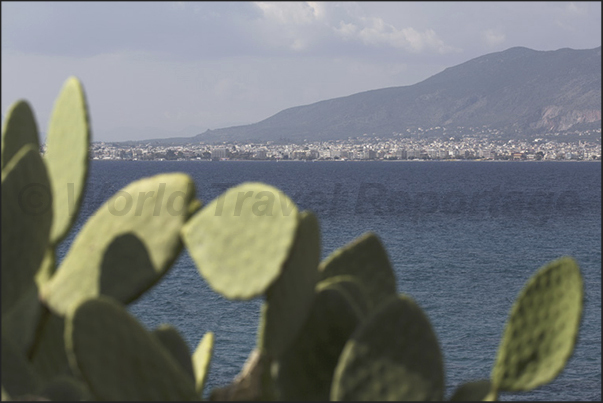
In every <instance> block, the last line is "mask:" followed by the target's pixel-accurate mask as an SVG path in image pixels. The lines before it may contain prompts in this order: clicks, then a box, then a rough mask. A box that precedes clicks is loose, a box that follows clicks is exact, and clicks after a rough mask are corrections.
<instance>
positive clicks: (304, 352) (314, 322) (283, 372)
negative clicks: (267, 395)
mask: <svg viewBox="0 0 603 403" xmlns="http://www.w3.org/2000/svg"><path fill="white" fill-rule="evenodd" d="M327 281H328V282H329V283H330V284H323V283H321V284H320V287H319V286H317V287H316V288H317V293H316V295H315V297H314V300H313V303H312V306H311V308H310V312H309V314H308V317H307V319H306V321H305V322H304V325H303V327H302V328H301V329H300V331H299V332H298V334H297V338H296V339H295V341H294V342H293V343H292V345H291V346H290V347H289V348H288V349H287V351H285V353H284V354H283V355H282V356H281V358H280V359H279V360H278V362H277V363H276V376H275V378H276V380H275V383H276V387H277V390H278V398H279V400H305V401H315V400H329V393H330V390H331V383H332V380H333V373H334V372H335V367H336V366H337V362H338V360H339V356H340V354H341V351H342V350H343V347H344V346H345V343H346V342H347V341H348V339H349V337H350V335H351V334H352V332H354V329H356V326H357V325H358V324H359V323H360V320H361V316H360V314H359V312H358V310H357V309H356V308H354V307H353V306H352V305H351V304H350V302H351V301H350V300H349V299H348V296H347V295H344V292H345V286H344V287H339V286H338V285H340V284H338V283H349V280H341V281H339V282H337V281H335V282H333V281H331V279H329V280H327ZM352 284H353V283H352ZM348 286H349V284H348Z"/></svg>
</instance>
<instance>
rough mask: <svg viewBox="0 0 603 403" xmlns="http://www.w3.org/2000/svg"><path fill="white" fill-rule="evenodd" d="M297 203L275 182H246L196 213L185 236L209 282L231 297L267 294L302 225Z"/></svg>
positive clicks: (217, 289)
mask: <svg viewBox="0 0 603 403" xmlns="http://www.w3.org/2000/svg"><path fill="white" fill-rule="evenodd" d="M297 216H298V213H297V207H296V206H295V204H294V203H293V202H292V201H291V200H290V199H289V197H287V196H286V195H285V194H284V193H283V192H281V191H280V190H278V189H276V188H275V187H272V186H269V185H266V184H263V183H257V182H246V183H243V184H241V185H238V186H235V187H233V188H230V189H229V190H227V191H226V192H225V193H223V194H222V195H221V196H220V197H218V198H217V199H215V200H213V201H212V202H211V203H210V204H208V205H207V206H205V207H204V208H203V209H202V210H201V211H199V212H197V213H196V214H195V215H194V216H193V217H192V218H191V219H190V220H189V221H188V222H187V223H186V224H185V226H184V228H183V230H182V237H183V239H184V243H185V245H186V247H187V250H188V252H189V253H190V255H191V257H192V258H193V261H194V262H195V264H196V266H197V269H198V270H199V272H200V273H201V275H202V276H203V277H204V278H205V280H207V282H208V283H209V285H210V286H211V287H212V288H213V289H214V290H215V291H217V292H218V293H220V294H222V295H224V296H225V297H226V298H229V299H243V300H245V299H250V298H253V297H256V296H258V295H261V294H263V293H264V292H265V291H266V289H267V288H268V287H269V286H270V284H272V283H273V282H274V281H275V280H276V278H277V277H278V276H279V275H280V274H281V271H282V268H283V265H284V264H285V261H286V260H287V258H288V256H289V254H290V251H291V248H292V246H293V242H294V239H295V233H296V230H297V225H298V217H297Z"/></svg>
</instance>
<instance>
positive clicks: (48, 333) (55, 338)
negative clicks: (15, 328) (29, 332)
mask: <svg viewBox="0 0 603 403" xmlns="http://www.w3.org/2000/svg"><path fill="white" fill-rule="evenodd" d="M40 322H41V325H40V328H39V329H38V332H37V335H36V339H35V342H34V345H33V346H32V348H31V353H30V354H29V361H30V362H31V364H32V365H33V367H34V368H35V370H36V372H37V373H38V374H39V375H40V377H41V378H42V379H44V380H47V381H48V380H51V379H52V378H53V377H55V376H56V375H57V374H62V373H66V372H68V371H69V363H68V362H67V352H66V351H65V339H64V334H65V318H63V317H60V316H57V315H55V314H53V313H52V312H49V311H48V310H45V313H44V316H43V317H42V319H41V321H40Z"/></svg>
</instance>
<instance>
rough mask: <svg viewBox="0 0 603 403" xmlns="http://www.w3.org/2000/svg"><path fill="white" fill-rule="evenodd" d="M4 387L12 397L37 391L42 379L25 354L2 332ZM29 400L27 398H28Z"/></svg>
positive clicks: (1, 373) (0, 373)
mask: <svg viewBox="0 0 603 403" xmlns="http://www.w3.org/2000/svg"><path fill="white" fill-rule="evenodd" d="M1 357H2V371H1V372H0V375H1V376H2V388H3V389H5V390H6V392H7V393H8V394H9V395H10V396H11V397H13V398H14V397H18V396H21V395H26V394H31V393H35V392H36V391H37V390H38V388H39V387H40V384H41V382H40V379H39V378H38V376H37V374H36V373H35V371H34V369H33V367H32V366H31V365H30V364H29V362H27V359H26V358H25V356H24V355H22V354H21V353H19V352H18V351H17V349H16V347H15V345H14V344H13V343H12V342H11V340H9V339H7V338H6V337H4V334H2V355H1ZM26 400H27V399H26Z"/></svg>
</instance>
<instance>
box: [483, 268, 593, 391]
mask: <svg viewBox="0 0 603 403" xmlns="http://www.w3.org/2000/svg"><path fill="white" fill-rule="evenodd" d="M583 297H584V291H583V282H582V276H581V274H580V268H579V267H578V264H577V263H576V262H575V261H574V260H573V259H571V258H569V257H564V258H561V259H559V260H556V261H554V262H551V263H549V264H548V265H546V266H544V267H542V268H541V269H540V270H539V271H538V272H537V273H536V274H535V275H534V276H533V277H532V278H531V279H530V280H529V281H528V282H527V284H526V285H525V287H524V288H523V290H522V291H521V293H520V295H519V297H518V298H517V300H516V301H515V304H514V305H513V307H512V309H511V313H510V316H509V319H508V321H507V325H506V328H505V332H504V335H503V339H502V341H501V344H500V347H499V350H498V356H497V357H496V363H495V365H494V368H493V369H492V376H491V379H492V384H493V386H494V389H495V390H501V391H521V390H530V389H533V388H536V387H538V386H540V385H542V384H545V383H548V382H550V381H552V380H553V379H554V378H555V377H556V376H557V375H558V374H559V373H560V372H561V370H562V369H563V367H564V366H565V363H566V362H567V360H568V359H569V357H570V356H571V354H572V352H573V350H574V345H575V344H576V338H577V336H578V329H579V325H580V319H581V316H582V304H583Z"/></svg>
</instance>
